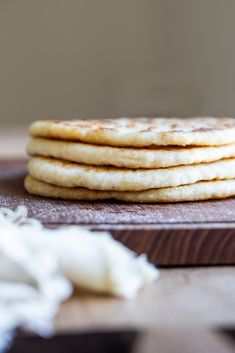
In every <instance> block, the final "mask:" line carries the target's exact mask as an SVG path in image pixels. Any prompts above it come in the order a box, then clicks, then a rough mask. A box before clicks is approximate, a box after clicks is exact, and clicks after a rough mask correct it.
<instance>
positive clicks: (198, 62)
mask: <svg viewBox="0 0 235 353" xmlns="http://www.w3.org/2000/svg"><path fill="white" fill-rule="evenodd" d="M0 97H1V104H0V122H1V124H2V126H3V124H6V123H15V122H17V123H21V122H22V123H26V122H29V121H31V120H34V119H39V118H42V117H50V118H53V117H58V118H73V117H77V116H83V117H89V116H120V115H135V114H137V115H159V114H166V115H174V114H176V115H180V114H182V115H188V114H189V115H197V114H206V115H207V114H212V115H235V1H234V0H118V1H117V0H0Z"/></svg>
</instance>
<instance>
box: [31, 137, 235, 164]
mask: <svg viewBox="0 0 235 353" xmlns="http://www.w3.org/2000/svg"><path fill="white" fill-rule="evenodd" d="M27 152H28V154H29V155H31V156H40V155H41V156H45V157H53V158H57V159H64V160H67V161H71V162H77V163H84V164H91V165H111V166H116V167H125V168H133V169H135V168H164V167H173V166H178V165H187V164H195V163H202V162H211V161H216V160H219V159H223V158H231V157H235V144H230V145H225V146H216V147H194V148H192V147H154V148H151V149H150V148H141V149H140V148H130V147H129V148H128V147H125V148H123V147H111V146H98V145H92V144H87V143H82V142H73V141H61V140H53V139H51V140H50V139H46V138H33V139H32V140H31V141H30V142H29V144H28V146H27Z"/></svg>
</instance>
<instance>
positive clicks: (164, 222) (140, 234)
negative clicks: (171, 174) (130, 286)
mask: <svg viewBox="0 0 235 353" xmlns="http://www.w3.org/2000/svg"><path fill="white" fill-rule="evenodd" d="M25 174H26V160H5V161H0V206H4V207H10V208H12V209H15V208H16V207H17V206H18V205H25V206H27V208H28V209H29V214H30V216H32V217H35V218H38V219H39V220H41V221H42V222H43V223H44V224H45V225H48V226H56V225H59V224H79V225H85V226H87V227H89V228H91V229H94V230H95V229H99V230H109V231H110V232H111V233H112V235H113V236H114V237H115V238H116V239H117V240H119V241H121V242H122V243H123V244H125V245H127V246H128V247H129V248H131V249H132V250H134V251H136V252H137V253H138V254H140V253H146V254H147V255H148V257H149V259H150V260H151V261H152V262H154V263H156V264H159V265H205V264H206V265H209V264H210V265H212V264H213V265H218V264H223V265H224V264H234V263H235V198H230V199H226V200H214V201H206V202H187V203H167V204H131V203H123V202H116V201H105V202H100V201H99V202H88V201H87V202H85V201H82V202H80V201H77V202H73V201H61V200H52V199H46V198H40V197H34V196H31V195H29V194H27V193H26V191H25V190H24V188H23V179H24V176H25Z"/></svg>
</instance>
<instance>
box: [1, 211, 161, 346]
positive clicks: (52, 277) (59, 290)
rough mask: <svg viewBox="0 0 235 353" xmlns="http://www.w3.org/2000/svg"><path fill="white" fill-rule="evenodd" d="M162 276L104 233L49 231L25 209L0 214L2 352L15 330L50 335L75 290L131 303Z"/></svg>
mask: <svg viewBox="0 0 235 353" xmlns="http://www.w3.org/2000/svg"><path fill="white" fill-rule="evenodd" d="M158 276H159V272H158V270H157V269H156V268H155V267H154V266H153V265H151V264H149V263H148V262H147V260H146V257H145V256H144V255H141V256H136V255H135V254H134V253H133V252H132V251H130V250H128V249H127V248H126V247H124V246H123V245H122V244H120V243H118V242H117V241H115V240H114V239H112V237H111V236H110V234H108V233H106V232H90V231H88V230H87V229H85V228H81V227H77V226H69V227H60V228H57V229H53V230H52V229H46V228H44V227H43V226H42V224H41V223H40V222H39V221H38V220H36V219H31V218H28V215H27V209H26V208H25V207H22V206H20V207H18V208H17V210H16V211H12V210H9V209H6V208H1V209H0V313H1V314H0V352H1V351H2V350H3V347H5V346H6V344H7V342H8V341H9V340H10V339H11V337H12V333H13V332H14V329H15V328H16V327H23V328H26V329H29V330H31V331H34V332H36V333H38V334H40V335H43V336H46V335H48V334H51V332H52V329H53V318H54V316H55V314H56V313H57V311H58V309H59V306H60V303H61V302H62V301H64V300H66V299H67V298H68V297H69V296H70V295H71V293H72V289H73V286H77V287H79V288H86V289H88V290H92V291H97V292H104V293H108V294H112V295H116V296H119V297H123V298H127V299H131V298H133V297H134V296H135V295H136V294H137V292H138V290H139V289H140V288H141V287H143V286H144V285H145V284H147V283H149V282H152V281H153V280H155V279H157V278H158Z"/></svg>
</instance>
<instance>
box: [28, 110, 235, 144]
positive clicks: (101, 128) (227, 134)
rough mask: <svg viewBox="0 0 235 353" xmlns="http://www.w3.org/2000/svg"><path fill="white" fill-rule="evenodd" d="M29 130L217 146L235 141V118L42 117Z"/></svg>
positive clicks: (107, 140) (86, 138)
mask: <svg viewBox="0 0 235 353" xmlns="http://www.w3.org/2000/svg"><path fill="white" fill-rule="evenodd" d="M29 132H30V134H31V135H32V136H35V137H46V138H57V139H63V140H74V141H83V142H87V143H94V144H99V145H111V146H134V147H143V146H151V145H158V146H159V145H179V146H187V145H197V146H219V145H226V144H229V143H235V119H233V118H212V117H205V118H187V119H184V118H120V119H102V120H81V119H80V120H68V121H59V120H42V121H36V122H34V123H32V124H31V125H30V128H29Z"/></svg>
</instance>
